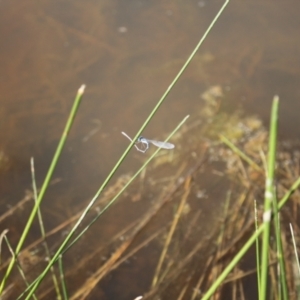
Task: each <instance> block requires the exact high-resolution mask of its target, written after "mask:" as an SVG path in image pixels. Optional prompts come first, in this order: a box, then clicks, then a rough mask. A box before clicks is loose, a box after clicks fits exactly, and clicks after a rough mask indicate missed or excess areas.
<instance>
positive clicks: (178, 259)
mask: <svg viewBox="0 0 300 300" xmlns="http://www.w3.org/2000/svg"><path fill="white" fill-rule="evenodd" d="M227 3H228V1H226V2H225V4H224V6H223V7H222V9H221V10H220V12H219V13H218V15H217V17H216V18H215V19H214V21H213V23H212V24H211V26H210V27H209V29H208V31H207V32H206V33H205V35H204V37H203V38H202V39H201V40H200V42H199V44H198V45H197V47H196V48H195V50H194V51H193V53H192V54H191V56H190V57H189V59H188V60H187V62H186V63H185V65H184V66H183V68H182V69H181V70H180V72H179V73H178V75H177V76H176V78H175V79H174V81H173V83H172V84H171V85H170V87H169V88H168V89H167V91H166V92H165V94H164V95H163V96H162V98H161V99H160V100H159V102H158V104H157V105H156V107H155V108H154V109H153V111H152V112H151V113H150V115H149V117H148V118H147V119H146V121H145V123H144V124H143V126H142V127H141V128H140V130H139V131H138V132H137V134H136V136H135V138H134V139H133V141H132V142H131V144H130V145H129V146H128V148H127V149H126V150H125V152H124V154H123V155H122V156H121V158H120V159H119V161H118V162H117V164H116V166H115V167H114V168H113V169H112V171H111V173H110V174H109V175H108V177H107V178H106V180H105V181H104V183H103V184H102V185H101V186H100V188H99V189H98V191H97V192H96V193H95V195H94V197H93V198H92V200H91V201H90V202H88V203H87V204H86V207H85V208H83V209H82V210H81V211H79V212H78V213H77V214H76V215H74V216H72V217H70V218H69V219H68V220H66V221H64V222H63V223H61V224H59V225H58V226H56V227H54V228H53V229H52V230H50V231H48V232H47V231H45V229H44V225H43V221H42V213H41V211H40V204H41V201H42V199H43V197H44V194H45V192H46V190H47V187H48V186H49V183H50V179H51V177H52V174H53V171H54V169H55V167H56V165H57V163H58V159H59V156H60V153H61V150H62V148H63V146H64V142H65V140H66V138H67V135H68V132H69V131H70V129H71V125H72V122H73V119H74V117H75V115H76V111H77V109H78V107H79V103H80V101H81V98H82V95H83V93H84V86H82V87H81V88H80V89H79V91H78V94H77V97H76V99H75V102H74V106H73V108H72V110H71V113H70V117H69V119H68V122H67V124H66V127H65V130H64V132H63V134H62V138H61V140H60V143H59V145H58V148H57V151H56V153H55V155H54V159H53V162H52V164H51V166H50V168H49V172H48V173H47V176H46V179H45V181H44V184H43V185H42V187H41V189H40V190H38V188H37V187H36V182H35V171H34V161H33V160H32V161H31V172H32V192H27V193H26V195H25V197H24V199H22V200H21V201H20V202H19V203H18V204H17V205H16V206H14V207H12V208H10V210H9V211H8V212H7V213H5V214H3V215H2V216H0V220H1V222H3V223H4V222H5V224H9V222H10V219H11V218H13V217H14V216H15V215H16V214H18V212H19V211H20V210H23V211H25V212H27V210H29V209H31V207H32V206H33V203H34V208H33V209H32V212H31V214H30V217H29V219H28V222H27V223H26V226H25V228H24V232H23V234H22V236H21V237H20V238H19V239H18V242H17V247H16V249H15V250H13V249H12V247H11V246H10V242H9V240H10V238H11V237H10V234H9V233H8V230H6V229H5V228H3V229H2V232H1V238H0V244H1V250H2V251H1V253H0V258H1V265H0V268H1V271H2V273H3V274H4V275H3V279H2V282H1V287H0V294H1V299H21V298H22V299H30V298H34V299H54V298H57V299H86V298H88V297H92V296H93V295H97V299H102V298H101V295H103V298H106V296H105V289H106V288H105V287H106V286H107V285H114V279H110V280H112V282H109V283H107V281H108V279H107V278H109V277H113V276H114V275H115V276H117V275H120V274H121V275H122V278H125V279H124V280H123V281H124V282H123V283H122V293H123V295H124V299H125V298H126V299H134V297H137V298H136V299H193V300H194V299H247V298H248V299H256V298H258V299H297V298H298V297H299V296H298V297H297V295H298V294H297V292H298V291H299V274H300V270H299V260H298V257H297V255H296V254H297V237H298V236H299V234H300V232H299V228H298V222H297V220H298V201H299V193H298V191H297V188H298V186H299V184H300V174H299V165H300V161H299V160H300V155H299V152H298V151H297V150H296V146H297V145H293V144H292V143H285V144H280V145H279V146H277V145H276V141H277V123H278V121H277V115H278V107H279V99H278V97H274V101H273V107H272V112H271V123H270V124H271V125H270V133H268V131H267V130H266V128H264V126H263V124H262V122H261V121H260V120H259V119H258V118H257V117H255V116H246V115H245V114H244V113H243V112H242V111H234V112H225V111H224V110H223V109H222V103H223V102H224V101H226V95H224V92H223V90H222V87H221V86H212V87H210V88H209V89H208V90H207V91H205V93H203V95H202V100H203V103H204V104H203V106H202V107H201V109H199V111H195V112H193V115H192V116H191V117H190V118H189V120H188V121H187V118H188V117H185V118H184V119H183V120H182V122H180V123H179V125H178V126H177V127H176V128H175V129H174V131H173V132H172V133H171V134H170V135H169V137H167V139H166V141H167V140H168V139H170V138H172V143H174V144H175V145H176V148H175V149H176V151H165V150H161V149H157V150H156V151H155V152H151V151H152V150H151V149H150V150H149V152H147V154H148V153H150V154H151V155H150V157H149V159H147V160H146V161H145V162H144V163H143V165H142V167H141V168H140V169H139V170H138V171H137V172H136V173H135V174H134V175H132V174H125V175H123V176H120V177H119V178H118V179H116V180H115V182H114V183H113V184H112V183H111V179H112V177H113V175H114V174H115V172H116V170H117V169H118V167H119V166H120V164H121V163H122V162H123V160H124V159H125V158H126V155H127V154H128V153H129V151H130V150H131V149H132V150H134V148H133V146H134V141H136V140H137V137H138V136H139V135H140V133H141V132H142V131H143V129H144V128H145V127H146V126H147V124H148V123H149V122H150V120H151V118H152V117H153V115H154V114H155V113H156V111H157V110H158V109H159V107H160V105H161V103H162V102H163V101H164V99H165V98H166V96H167V95H168V93H169V91H170V90H171V88H172V87H173V86H174V85H175V84H176V82H177V80H178V79H179V78H180V76H181V74H182V73H183V72H184V70H185V68H186V67H187V65H188V64H189V63H190V61H191V60H192V58H193V57H194V55H195V53H196V52H197V50H198V49H199V47H200V45H201V44H202V42H203V40H204V39H205V37H206V36H207V34H208V32H209V30H210V29H211V27H212V26H213V24H214V23H215V22H216V20H217V18H218V17H219V15H220V14H221V13H222V11H223V10H224V8H225V7H226V5H227ZM277 148H278V153H277V154H276V150H277ZM1 157H4V156H3V155H1V156H0V158H1ZM143 157H144V156H143ZM0 163H1V161H0ZM275 178H276V181H275ZM108 183H109V184H110V185H109V186H107V185H108ZM117 199H118V201H117V202H116V200H117ZM287 201H289V202H288V203H287ZM113 204H114V206H112V205H113ZM125 211H126V213H127V214H129V217H127V218H121V217H120V216H123V215H124V212H125ZM104 213H105V214H104ZM36 215H38V220H39V227H40V229H41V238H39V239H37V240H34V241H30V242H29V243H27V244H25V246H24V242H25V239H26V237H27V235H28V234H29V232H30V229H31V226H32V223H33V222H34V220H35V217H36ZM128 219H130V222H128ZM96 221H97V222H96ZM93 224H94V226H92V225H93ZM99 224H101V230H99V226H100V225H99ZM290 224H291V225H290ZM292 228H293V230H294V231H291V229H292ZM261 235H262V236H263V237H262V239H261ZM292 237H293V238H294V237H295V238H294V239H292ZM91 241H92V242H91ZM14 242H15V241H14ZM150 245H151V249H150V247H149V246H150ZM4 248H5V249H9V250H10V256H8V255H6V257H5V255H4V254H3V252H4V251H3V249H4ZM128 264H129V265H130V269H128V268H126V265H128ZM17 270H18V272H19V273H17V272H16V271H17ZM20 275H21V276H20ZM128 277H131V280H130V285H131V286H129V285H128V281H127V278H128ZM83 278H84V279H83ZM105 281H106V282H105ZM121 281H122V280H121ZM134 282H136V284H137V285H138V287H135V286H133V283H134ZM141 282H143V284H144V286H142V284H141ZM38 287H40V288H39V289H38ZM136 291H140V293H141V294H143V296H138V295H134V294H133V293H136ZM257 295H258V296H257ZM95 297H96V296H95ZM112 298H113V297H111V299H112Z"/></svg>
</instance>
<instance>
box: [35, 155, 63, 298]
mask: <svg viewBox="0 0 300 300" xmlns="http://www.w3.org/2000/svg"><path fill="white" fill-rule="evenodd" d="M30 166H31V168H30V169H31V179H32V189H33V196H34V201H35V203H37V201H38V193H37V187H36V180H35V168H34V159H33V157H32V158H31V159H30ZM37 215H38V220H39V225H40V230H41V235H42V238H43V246H44V249H45V253H46V255H47V259H48V261H49V260H50V256H51V255H50V250H49V247H48V244H47V240H46V231H45V227H44V222H43V218H42V213H41V210H40V207H39V206H38V210H37ZM51 277H52V281H53V284H54V288H55V291H56V297H57V300H61V299H62V296H61V293H60V289H59V285H58V280H57V278H56V275H55V271H54V267H53V266H52V267H51Z"/></svg>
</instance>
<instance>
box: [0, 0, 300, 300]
mask: <svg viewBox="0 0 300 300" xmlns="http://www.w3.org/2000/svg"><path fill="white" fill-rule="evenodd" d="M222 4H223V1H214V0H200V1H199V0H195V1H194V0H191V1H157V0H153V1H149V0H131V1H120V0H109V1H105V0H102V1H101V0H100V1H95V0H85V1H80V0H73V1H66V0H62V1H60V0H57V1H53V0H51V1H50V0H44V1H36V0H27V1H21V2H20V1H15V0H12V1H8V0H1V1H0V37H1V43H0V91H1V97H0V99H1V100H0V101H1V106H0V127H1V130H0V151H1V156H2V161H3V165H2V168H1V170H0V211H1V213H4V212H5V211H6V210H7V209H9V208H10V207H11V206H13V205H15V204H16V203H17V202H18V201H20V199H22V198H23V197H24V194H25V191H26V190H30V189H31V174H30V158H31V157H34V159H35V167H36V178H37V184H38V186H40V185H41V183H42V182H43V179H44V176H45V174H46V171H47V169H48V166H49V164H50V162H51V159H52V157H53V153H54V151H55V149H56V145H57V143H58V140H59V138H60V135H61V133H62V130H63V128H64V125H65V123H66V119H67V116H68V114H69V110H70V108H71V105H72V102H73V99H74V97H75V94H76V92H77V90H78V88H79V87H80V86H81V84H86V86H87V87H86V92H85V94H84V97H83V100H82V104H81V106H80V109H79V112H78V115H77V116H76V120H75V123H74V126H73V128H72V130H71V133H70V136H69V138H68V140H67V143H66V147H65V148H64V151H63V154H62V157H61V159H60V161H59V164H58V168H57V169H56V171H55V174H54V178H53V184H52V186H51V187H50V188H49V190H48V192H47V194H46V197H45V199H44V201H43V204H42V208H43V213H44V218H45V222H46V228H48V229H50V228H52V227H53V226H56V225H57V224H58V223H59V222H63V221H64V220H65V219H66V218H68V217H70V216H72V215H73V214H74V213H76V212H77V211H78V209H79V208H82V207H83V206H84V204H85V203H86V201H87V200H88V199H90V198H91V197H92V195H93V194H94V193H95V191H96V190H97V189H98V188H99V186H100V184H101V183H102V182H103V179H104V178H105V177H106V176H107V174H108V172H109V171H110V170H111V168H112V167H113V166H114V165H115V163H116V161H117V159H118V158H119V156H120V155H121V154H122V153H123V151H124V150H125V148H126V147H127V145H128V140H126V139H125V138H124V137H123V136H122V135H121V134H120V132H121V131H125V132H126V133H128V134H129V135H131V136H134V135H135V134H136V132H137V130H138V129H139V127H140V126H141V124H142V123H143V121H144V120H145V118H146V117H147V116H148V114H149V112H150V111H151V110H152V108H153V107H154V105H155V104H156V103H157V101H158V100H159V98H160V97H161V96H162V94H163V93H164V91H165V90H166V89H167V87H168V86H169V84H170V83H171V81H172V80H173V78H174V77H175V76H176V74H177V73H178V71H179V70H180V68H181V67H182V65H183V64H184V62H185V60H186V59H187V58H188V56H189V55H190V53H191V52H192V50H193V49H194V47H195V46H196V44H197V43H198V41H199V40H200V38H201V37H202V35H203V33H204V32H205V30H206V29H207V27H208V26H209V24H210V23H211V21H212V19H213V18H214V16H215V15H216V13H217V11H218V10H219V9H220V7H221V5H222ZM299 11H300V3H299V1H288V2H284V1H263V2H262V1H258V0H255V1H234V0H231V2H230V4H229V5H228V7H227V8H226V10H225V12H224V13H223V14H222V16H221V17H220V19H219V20H218V22H217V24H216V25H215V26H214V27H213V29H212V31H211V32H210V34H209V35H208V38H207V39H206V40H205V42H204V44H203V46H202V47H201V48H200V50H199V51H198V53H197V55H196V57H195V58H194V59H193V61H192V62H191V64H190V66H189V67H188V69H187V71H186V72H185V73H184V74H183V76H182V77H181V78H180V80H179V82H178V84H177V85H176V87H175V88H174V89H173V90H172V91H171V93H170V94H169V96H168V98H167V99H166V101H165V102H164V104H163V105H162V106H161V108H160V110H159V111H158V113H157V114H156V115H155V117H154V119H153V121H152V122H151V123H150V125H149V126H148V127H147V128H146V130H145V132H144V133H143V135H144V136H146V137H147V138H156V139H163V137H165V136H166V134H168V133H169V132H170V131H171V130H172V129H173V128H174V127H175V126H176V125H177V124H178V123H179V121H181V120H182V118H183V117H184V116H186V115H187V114H190V115H191V116H193V113H194V112H195V111H199V110H201V108H202V106H203V100H202V98H201V95H202V94H203V93H204V92H205V91H206V90H207V89H208V88H209V87H211V86H220V87H221V88H222V91H223V97H224V99H223V102H222V107H221V109H222V110H224V111H233V110H235V109H237V108H242V109H243V110H245V111H246V113H247V114H248V113H249V114H254V115H257V116H258V117H259V118H260V119H262V120H263V123H264V124H265V125H266V126H268V122H269V114H270V108H271V102H272V98H273V96H274V95H275V94H278V95H279V97H280V127H279V135H280V139H290V140H295V139H298V137H299V134H300V126H299V111H300V101H299V99H300V84H299V80H300V55H299V54H300V39H299V31H300V18H299ZM183 139H184V138H183ZM182 143H184V141H183V142H182ZM141 155H142V154H140V153H135V152H131V153H130V155H129V157H128V158H127V159H126V161H125V162H124V164H123V165H122V166H121V168H120V169H119V170H118V172H117V174H116V177H115V178H118V176H120V175H121V174H124V173H128V172H133V171H135V170H136V169H137V167H139V166H140V164H141V158H140V157H141ZM26 219H27V215H26V216H25V215H24V222H25V221H26ZM18 222H19V223H20V227H18V226H16V227H15V228H14V229H12V230H13V232H14V233H15V234H17V236H18V234H19V233H20V232H21V229H22V224H23V220H22V218H18ZM7 226H8V225H7ZM3 228H6V227H3ZM36 234H37V235H38V232H37V233H36ZM124 299H125V298H124Z"/></svg>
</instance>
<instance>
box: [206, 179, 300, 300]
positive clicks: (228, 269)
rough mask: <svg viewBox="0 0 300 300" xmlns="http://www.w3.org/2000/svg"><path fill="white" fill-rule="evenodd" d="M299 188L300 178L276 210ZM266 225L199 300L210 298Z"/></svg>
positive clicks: (255, 233) (260, 227)
mask: <svg viewBox="0 0 300 300" xmlns="http://www.w3.org/2000/svg"><path fill="white" fill-rule="evenodd" d="M299 186H300V177H299V178H298V179H297V180H296V181H295V182H294V183H293V185H292V186H291V188H290V189H289V190H288V191H287V192H286V193H285V195H284V196H283V197H282V199H281V200H280V202H279V205H278V210H279V211H280V210H281V208H282V207H283V206H284V205H285V203H286V202H287V201H288V199H289V198H290V196H291V195H292V194H293V193H294V192H295V191H296V190H297V189H298V188H299ZM265 226H266V223H265V222H264V223H263V224H261V225H260V226H259V227H258V229H257V230H256V231H255V232H254V233H253V235H252V236H251V237H250V238H249V240H248V241H247V242H246V243H245V244H244V246H243V247H242V248H241V250H240V251H239V252H238V253H237V254H236V255H235V257H234V258H233V259H232V261H231V262H230V264H229V265H228V266H227V267H226V268H225V269H224V270H223V272H222V273H221V274H220V275H219V277H218V278H217V279H216V280H215V281H214V283H213V284H212V285H211V287H210V288H209V289H208V290H207V292H206V293H205V294H204V296H203V297H202V298H201V300H208V299H210V297H212V295H213V293H214V292H215V291H216V290H217V288H218V287H219V286H220V285H221V284H222V283H223V281H224V280H225V278H226V277H227V276H228V274H229V273H230V272H231V271H232V269H233V268H234V267H235V265H236V264H237V263H238V262H239V261H240V259H241V258H242V257H243V256H244V255H245V254H246V252H247V251H248V250H249V248H250V247H251V246H252V245H253V243H254V242H255V241H256V239H257V238H258V237H259V235H260V234H261V233H262V232H263V230H264V228H265Z"/></svg>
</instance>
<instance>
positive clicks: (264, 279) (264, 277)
mask: <svg viewBox="0 0 300 300" xmlns="http://www.w3.org/2000/svg"><path fill="white" fill-rule="evenodd" d="M278 105H279V98H278V96H275V97H274V99H273V105H272V111H271V121H270V137H269V154H268V171H267V178H266V188H265V204H264V214H263V222H264V223H265V224H266V226H265V227H264V233H263V241H262V254H261V276H260V297H259V299H260V300H264V299H266V297H267V284H268V270H269V260H268V257H269V240H270V221H271V216H272V202H273V201H274V200H275V197H274V172H275V164H276V140H277V123H278Z"/></svg>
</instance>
